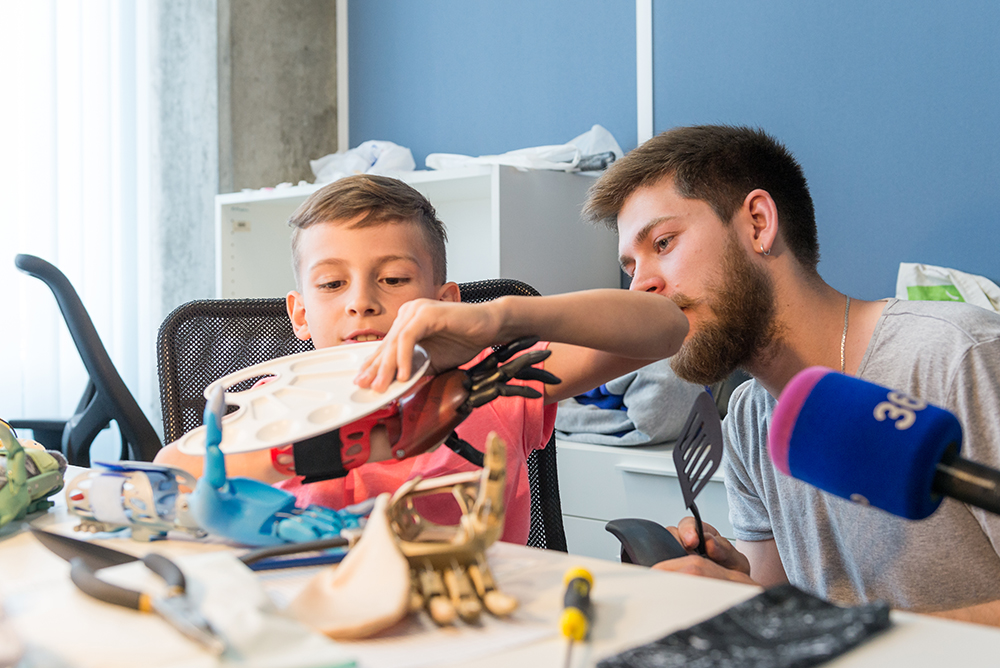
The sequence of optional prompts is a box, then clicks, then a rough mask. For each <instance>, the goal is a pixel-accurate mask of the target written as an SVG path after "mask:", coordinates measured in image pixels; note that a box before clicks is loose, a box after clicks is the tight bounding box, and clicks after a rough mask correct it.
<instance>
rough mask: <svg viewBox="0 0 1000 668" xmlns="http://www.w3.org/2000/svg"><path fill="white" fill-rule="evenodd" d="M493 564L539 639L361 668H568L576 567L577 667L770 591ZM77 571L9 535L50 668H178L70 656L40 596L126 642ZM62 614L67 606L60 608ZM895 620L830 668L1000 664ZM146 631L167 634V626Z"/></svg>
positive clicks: (24, 602)
mask: <svg viewBox="0 0 1000 668" xmlns="http://www.w3.org/2000/svg"><path fill="white" fill-rule="evenodd" d="M34 523H35V524H36V525H39V526H44V527H47V528H49V529H51V530H54V531H62V532H66V531H67V530H68V529H69V528H70V527H71V526H72V524H74V523H75V521H74V519H73V518H71V517H68V516H67V515H66V512H65V509H64V508H60V507H57V508H55V509H53V510H52V511H50V512H49V513H47V514H46V515H43V516H41V517H38V518H35V519H34ZM101 542H102V543H103V544H105V545H108V546H110V547H114V548H116V549H120V550H122V551H128V552H131V553H134V554H142V553H143V552H144V551H145V550H148V549H150V546H152V547H155V549H156V550H158V551H162V552H165V553H167V554H169V555H171V556H173V557H176V558H178V559H183V558H185V555H192V554H198V553H204V552H211V551H218V550H227V549H229V548H227V547H226V546H224V545H218V544H202V543H196V542H192V541H180V540H171V541H159V542H156V543H153V544H143V543H138V542H134V541H131V540H130V539H127V538H112V539H105V540H102V541H101ZM489 558H490V562H491V564H492V565H493V568H494V571H495V574H496V576H497V579H498V581H499V583H500V586H501V588H502V589H503V590H504V591H506V592H508V593H510V594H513V595H514V596H516V597H518V599H519V600H520V601H521V607H520V609H519V610H518V612H517V613H516V614H515V618H514V619H515V622H517V623H518V624H522V625H523V626H524V627H525V628H526V629H533V631H532V633H533V634H534V635H533V636H532V637H533V638H534V639H533V640H531V641H530V642H527V643H526V644H524V643H522V644H520V645H516V644H512V642H511V641H509V639H508V642H507V644H506V645H505V646H502V647H500V648H499V649H490V650H486V651H487V653H486V654H485V655H484V654H482V651H483V650H480V653H479V655H478V656H473V657H471V658H466V659H462V660H454V655H453V654H451V653H450V652H449V651H448V649H449V647H451V646H452V644H454V643H463V642H464V643H465V645H467V646H472V647H483V648H486V647H488V646H489V644H488V643H489V638H490V636H491V634H493V631H492V628H493V627H490V626H489V625H487V626H485V627H484V628H483V629H468V628H455V629H451V630H449V631H445V632H440V631H433V630H432V631H427V633H438V634H440V638H435V639H434V642H427V638H426V637H422V634H421V633H414V632H413V631H414V629H415V628H418V627H417V626H415V624H416V622H409V624H410V628H409V632H410V635H408V636H407V635H403V636H401V637H393V634H391V633H390V634H389V637H388V638H381V639H379V640H375V641H363V642H357V643H353V644H351V645H350V646H349V651H350V653H352V654H354V655H355V656H356V657H357V658H358V661H359V665H361V666H366V665H379V664H380V662H382V663H383V665H384V662H385V661H386V659H385V656H386V654H385V650H386V645H391V647H389V650H391V652H397V653H399V652H402V654H401V655H402V656H407V657H408V658H411V659H412V658H416V659H425V660H426V663H427V664H429V665H461V666H464V667H467V666H497V667H499V666H505V667H508V666H524V667H527V666H562V665H563V661H564V657H565V642H564V641H563V640H562V639H561V638H559V636H558V635H557V634H556V633H555V630H556V627H557V620H558V618H559V614H560V612H561V609H562V596H563V585H562V577H563V574H564V573H565V571H566V570H567V568H569V567H571V566H575V565H582V566H584V567H586V568H588V569H590V570H591V572H592V573H593V575H594V579H595V585H594V589H593V602H594V606H595V622H594V627H593V631H592V639H591V641H590V642H589V643H587V644H585V645H577V647H575V648H574V652H573V657H574V661H573V665H574V666H592V665H594V664H596V662H597V661H598V660H600V659H601V658H604V657H607V656H609V655H612V654H614V653H617V652H619V651H621V650H624V649H627V648H629V647H633V646H636V645H639V644H642V643H645V642H648V641H651V640H654V639H656V638H659V637H662V636H664V635H666V634H668V633H670V632H671V631H674V630H677V629H681V628H686V627H688V626H691V625H692V624H694V623H697V622H698V621H701V620H703V619H706V618H708V617H711V616H713V615H715V614H717V613H719V612H721V611H723V610H725V609H726V608H728V607H730V606H732V605H734V604H736V603H739V602H740V601H743V600H745V599H747V598H749V597H751V596H753V595H754V594H755V593H757V591H758V590H757V589H756V588H754V587H750V586H746V585H739V584H733V583H728V582H720V581H713V580H706V579H702V578H695V577H690V576H685V575H677V574H670V573H663V572H659V571H650V570H648V569H644V568H641V567H638V566H630V565H622V564H617V563H613V562H610V561H602V560H598V559H592V558H586V557H577V556H570V555H566V554H562V553H559V552H551V551H545V550H537V549H533V548H528V547H523V546H516V545H510V544H506V543H498V544H497V545H495V546H493V548H491V550H490V553H489ZM68 573H69V567H68V564H67V563H66V562H64V561H63V560H62V559H60V558H59V557H56V556H55V555H53V554H51V553H49V552H48V551H47V550H46V549H45V548H44V547H42V546H41V544H39V543H38V542H37V541H36V540H35V539H34V538H33V537H32V536H31V535H30V533H27V532H19V531H14V530H12V527H4V529H2V530H0V597H2V601H3V604H4V607H5V608H6V609H7V612H8V616H9V621H10V622H12V624H13V627H14V628H15V630H16V631H17V632H18V634H19V635H20V636H21V637H22V639H23V641H24V642H25V643H26V644H27V645H29V647H34V648H35V649H37V650H41V651H40V652H39V653H40V654H41V655H43V656H44V657H45V658H46V661H47V663H45V664H44V665H46V666H57V665H58V666H74V667H89V666H94V667H95V668H96V667H97V666H100V668H109V667H110V666H116V665H120V666H137V665H142V666H153V665H167V664H163V663H158V662H157V661H156V660H155V658H156V656H157V651H156V650H155V649H154V650H151V653H150V654H149V655H148V656H144V657H141V658H137V657H136V656H135V655H134V654H128V655H122V656H118V655H115V654H114V652H113V651H111V652H105V653H104V654H103V655H102V656H100V657H96V656H94V655H93V653H92V652H89V651H86V648H85V647H84V648H79V647H65V646H63V644H60V643H58V642H55V641H54V640H53V639H54V638H56V637H57V635H56V634H59V633H60V630H59V629H53V628H43V627H42V625H40V624H38V623H37V622H38V620H37V618H35V617H33V616H32V614H31V610H32V608H37V605H36V604H37V603H38V602H39V600H40V599H38V598H37V597H45V599H44V602H45V604H46V605H48V606H58V605H61V604H63V603H65V604H67V605H69V604H70V603H71V604H72V605H75V606H85V607H84V608H83V609H84V610H86V611H87V613H86V614H83V615H79V617H81V618H80V619H79V620H78V623H79V624H80V625H83V627H82V628H85V629H86V630H87V633H86V634H85V635H86V636H87V638H88V639H91V638H93V637H96V636H100V635H102V634H104V635H107V636H108V637H109V638H114V637H115V636H114V634H115V631H114V629H108V628H106V626H107V625H106V624H104V625H102V624H99V623H98V621H97V620H99V619H100V618H101V616H102V615H106V614H112V613H110V612H108V611H109V608H110V607H112V606H108V605H107V604H104V603H100V602H97V601H93V600H91V599H88V598H87V597H85V596H84V595H83V594H81V593H80V592H78V591H76V590H75V588H74V587H73V585H72V583H70V581H69V578H68ZM86 606H90V607H86ZM52 609H56V608H55V607H50V610H52ZM113 614H115V615H138V613H133V612H130V611H127V610H124V609H119V608H115V609H114V611H113ZM118 619H122V618H121V617H119V618H118ZM892 619H893V622H894V627H893V628H892V629H890V630H889V631H887V632H885V633H883V634H881V635H879V636H878V637H876V638H875V639H874V640H872V641H870V642H869V643H867V644H865V645H863V646H861V647H860V648H858V649H856V650H854V651H852V652H850V653H849V654H847V655H845V656H843V657H841V658H839V659H838V660H836V661H834V662H831V663H830V664H828V665H829V666H831V668H846V667H865V666H879V667H883V666H912V667H914V668H916V667H920V666H926V667H928V668H940V666H949V665H950V666H954V665H986V664H985V663H983V661H984V659H985V660H986V661H987V662H988V663H992V662H994V660H995V656H996V654H997V652H998V651H1000V629H992V628H987V627H982V626H976V625H971V624H963V623H959V622H952V621H948V620H941V619H936V618H931V617H925V616H922V615H915V614H907V613H897V612H894V613H892ZM29 622H30V623H29ZM143 623H148V624H160V625H163V623H162V622H159V621H158V620H156V619H155V618H149V620H148V621H143ZM87 625H91V626H87ZM163 626H165V625H163ZM428 626H429V624H428ZM91 627H92V628H91ZM149 628H150V629H151V630H155V631H156V633H155V634H153V635H155V637H156V638H157V639H158V640H157V642H159V643H164V642H166V643H187V642H188V641H187V640H185V639H183V638H182V637H181V636H179V635H176V634H175V632H173V630H172V629H169V627H166V629H168V630H163V629H161V628H159V627H149ZM539 630H541V632H539ZM497 633H499V631H498V632H497ZM153 635H151V636H150V637H151V638H152V637H153ZM397 635H399V634H397ZM529 635H530V634H529ZM470 638H471V643H470ZM442 639H443V640H442ZM456 646H457V645H456ZM391 652H390V654H391ZM396 656H400V654H396Z"/></svg>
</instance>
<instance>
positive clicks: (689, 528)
mask: <svg viewBox="0 0 1000 668" xmlns="http://www.w3.org/2000/svg"><path fill="white" fill-rule="evenodd" d="M703 527H704V531H705V552H706V553H707V554H708V558H707V559H706V558H704V557H700V556H698V555H697V554H696V553H695V548H697V547H698V527H697V525H696V523H695V520H694V518H693V517H685V518H684V519H683V520H681V521H680V522H679V523H678V525H677V526H676V527H667V531H669V532H670V533H672V534H673V535H674V538H676V539H677V542H679V543H680V544H681V546H682V547H683V548H684V549H685V550H687V551H688V553H689V556H687V557H681V558H679V559H670V560H669V561H661V562H660V563H658V564H656V565H654V566H653V568H655V569H657V570H661V571H671V572H674V573H687V574H689V575H701V576H703V577H709V578H715V579H717V580H730V581H733V582H742V583H745V584H754V585H755V584H757V582H755V581H753V580H752V579H751V578H750V561H749V560H748V559H747V558H746V557H745V556H744V555H743V554H742V553H741V552H740V551H739V550H737V549H736V548H735V547H734V546H733V544H732V543H730V542H729V541H728V540H726V539H725V538H723V537H722V536H721V535H720V534H719V531H718V530H717V529H716V528H715V527H713V526H712V525H711V524H707V523H703Z"/></svg>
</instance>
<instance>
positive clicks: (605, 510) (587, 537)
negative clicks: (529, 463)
mask: <svg viewBox="0 0 1000 668" xmlns="http://www.w3.org/2000/svg"><path fill="white" fill-rule="evenodd" d="M556 459H557V468H558V471H559V497H560V503H561V505H562V513H563V526H564V527H565V529H566V545H567V548H568V549H569V553H570V554H579V555H583V556H587V557H596V558H598V559H608V560H611V561H618V560H619V557H620V554H621V543H619V542H618V539H617V538H615V537H614V536H613V535H611V534H610V533H608V532H607V531H606V530H605V528H604V525H605V524H607V523H608V522H609V521H611V520H616V519H621V518H625V517H638V518H642V519H647V520H653V521H654V522H658V523H660V524H662V525H664V526H667V525H676V524H677V522H679V521H680V520H681V518H683V517H685V516H688V515H690V514H691V513H690V511H688V510H687V508H685V507H684V495H683V494H682V493H681V486H680V483H679V482H678V481H677V470H676V468H675V467H674V459H673V446H672V445H671V444H667V445H651V446H645V447H627V448H625V447H614V446H610V445H591V444H589V443H576V442H574V441H564V440H562V439H557V440H556ZM695 504H696V505H697V506H698V512H699V513H700V514H701V519H702V520H703V521H705V522H707V523H708V524H711V525H712V526H714V527H715V528H716V529H718V530H719V532H720V533H721V534H722V535H723V536H732V535H733V533H732V524H730V523H729V505H728V501H727V499H726V488H725V485H724V484H723V479H722V469H721V468H720V469H719V470H718V471H717V472H716V473H715V475H713V476H712V478H711V480H709V482H708V484H707V485H706V486H705V488H704V489H703V490H702V491H701V493H700V494H699V495H698V498H697V500H696V501H695Z"/></svg>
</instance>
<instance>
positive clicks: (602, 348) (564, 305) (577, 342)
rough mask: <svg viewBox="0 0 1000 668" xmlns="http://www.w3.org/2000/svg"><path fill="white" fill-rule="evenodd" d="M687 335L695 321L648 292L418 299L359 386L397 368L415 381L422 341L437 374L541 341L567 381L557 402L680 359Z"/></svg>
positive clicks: (555, 390)
mask: <svg viewBox="0 0 1000 668" xmlns="http://www.w3.org/2000/svg"><path fill="white" fill-rule="evenodd" d="M687 331H688V321H687V318H686V317H685V316H684V314H683V313H682V312H681V311H680V309H679V308H677V306H676V305H675V304H674V303H673V302H672V301H671V300H669V299H666V298H664V297H663V296H661V295H655V294H652V293H645V292H630V291H625V290H610V289H608V290H587V291H583V292H571V293H566V294H561V295H552V296H548V297H501V298H499V299H496V300H494V301H491V302H485V303H481V304H465V303H456V302H442V301H434V300H429V299H418V300H414V301H412V302H408V303H406V304H404V305H403V306H402V307H401V308H400V310H399V314H398V316H397V317H396V321H395V322H394V323H393V325H392V328H391V329H390V330H389V333H388V334H387V335H386V337H385V340H384V341H383V344H382V346H381V347H380V348H379V351H378V352H377V353H376V354H375V355H374V356H373V357H372V358H371V359H370V360H368V361H367V362H366V363H365V365H364V366H363V367H362V370H361V372H360V373H359V374H358V377H357V379H356V382H357V383H358V385H360V386H361V387H371V388H373V389H375V390H379V391H383V390H385V388H387V387H388V386H389V383H390V382H391V381H392V380H393V378H395V377H396V375H397V371H398V376H399V378H400V380H405V379H407V378H409V376H410V372H411V367H412V356H413V347H414V345H416V344H417V343H419V344H420V345H421V346H423V347H424V348H425V349H426V350H427V352H428V353H429V354H430V358H431V364H432V367H433V369H434V370H435V371H443V370H445V369H450V368H453V367H456V366H458V365H460V364H462V363H464V362H467V361H468V360H470V359H472V358H473V357H474V356H475V355H476V354H478V353H479V352H480V351H481V350H482V349H483V348H486V347H487V346H490V345H495V344H500V343H506V342H508V341H511V340H513V339H516V338H519V337H522V336H537V337H539V338H541V339H543V340H546V341H550V342H551V343H552V345H550V350H552V356H551V357H550V358H549V359H548V360H546V362H545V368H546V370H548V371H550V372H551V373H553V374H555V375H556V376H558V377H559V378H561V379H562V381H563V382H562V384H561V385H547V386H546V387H545V390H546V395H545V401H546V403H552V402H555V401H559V400H561V399H564V398H566V397H570V396H574V395H575V394H579V393H580V392H583V391H586V390H589V389H592V388H594V387H596V386H597V385H600V384H601V383H603V382H605V381H607V380H610V379H612V378H617V377H618V376H620V375H622V374H624V373H627V372H629V371H632V370H634V369H637V368H639V367H642V366H645V365H646V364H649V363H650V362H653V361H655V360H658V359H662V358H664V357H669V356H671V355H673V354H674V353H675V352H677V349H678V348H680V346H681V344H682V343H683V342H684V337H685V336H687Z"/></svg>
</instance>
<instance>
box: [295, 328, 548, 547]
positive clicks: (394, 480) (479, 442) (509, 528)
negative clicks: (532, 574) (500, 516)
mask: <svg viewBox="0 0 1000 668" xmlns="http://www.w3.org/2000/svg"><path fill="white" fill-rule="evenodd" d="M547 347H548V343H547V342H544V341H543V342H539V343H537V344H535V345H534V346H532V347H531V348H529V349H528V350H544V349H545V348H547ZM490 352H491V350H490V349H487V350H484V351H483V352H481V353H480V354H479V355H478V356H477V357H476V358H475V359H473V360H472V361H470V362H469V363H468V364H466V365H464V366H463V368H466V367H469V366H472V365H473V364H476V363H477V362H479V361H480V360H482V359H483V358H484V357H486V356H487V355H488V354H489V353H490ZM510 382H511V383H512V384H518V385H527V386H529V387H534V388H535V389H536V390H538V391H539V392H541V391H542V383H541V382H540V381H524V380H512V381H510ZM555 417H556V404H550V405H549V406H545V405H543V400H542V399H527V398H525V397H498V398H496V399H494V400H493V401H491V402H490V403H488V404H485V405H483V406H480V407H479V408H476V409H475V410H473V411H472V413H471V414H470V415H469V417H467V418H466V419H465V421H463V422H462V423H461V424H460V425H458V428H457V429H456V430H455V431H456V432H458V435H459V436H460V437H461V438H462V439H464V440H466V441H468V442H469V443H470V444H471V445H472V446H473V447H474V448H476V449H477V450H480V451H482V450H483V449H484V448H485V445H486V437H487V435H488V434H489V433H490V432H491V431H494V432H496V433H497V435H498V436H499V437H500V438H501V439H503V441H504V443H505V444H506V445H507V490H506V498H505V501H506V508H507V512H506V518H505V520H504V530H503V535H502V536H501V538H500V539H501V540H503V541H506V542H509V543H520V544H522V545H524V544H525V543H527V541H528V529H529V528H530V525H531V490H530V488H529V485H528V467H527V460H528V455H530V454H531V451H532V450H536V449H541V448H544V447H545V444H546V443H548V441H549V438H550V437H551V436H552V429H553V426H554V425H555ZM475 470H478V467H477V466H475V465H474V464H472V463H470V462H469V461H468V460H466V459H464V458H463V457H460V456H459V455H456V454H455V453H454V452H453V451H452V450H451V449H449V448H448V447H446V446H441V447H439V448H438V449H437V450H435V451H433V452H426V453H424V454H422V455H417V456H416V457H411V458H409V459H403V460H400V461H395V460H392V461H384V462H370V463H368V464H364V465H362V466H359V467H358V468H355V469H351V470H350V471H348V472H347V475H346V476H345V477H343V478H334V479H331V480H323V481H321V482H315V483H310V484H308V485H303V484H302V476H297V477H295V478H291V479H289V480H285V481H283V482H280V483H278V484H277V485H275V486H276V487H279V488H281V489H283V490H285V491H288V492H291V493H292V494H294V495H295V497H296V500H297V503H298V505H299V506H306V505H309V504H317V505H320V506H326V507H328V508H336V509H340V508H343V507H345V506H349V505H351V504H354V503H359V502H361V501H364V500H365V499H369V498H371V497H373V496H377V495H378V494H381V493H383V492H389V493H392V492H394V491H396V489H397V488H398V487H399V486H400V485H402V484H403V483H404V482H406V481H407V480H409V479H411V478H413V477H414V476H417V475H419V476H421V477H422V478H424V479H427V478H433V477H436V476H441V475H445V474H448V473H457V472H459V471H475ZM417 508H418V510H419V512H420V514H421V515H423V516H424V517H425V518H426V519H428V520H430V521H432V522H435V523H437V524H449V525H450V524H457V523H458V520H459V517H460V516H461V511H460V510H459V508H458V504H457V503H456V502H455V501H454V499H453V498H452V497H451V495H450V494H436V495H434V496H431V497H427V498H425V499H421V500H420V503H419V505H418V506H417Z"/></svg>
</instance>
